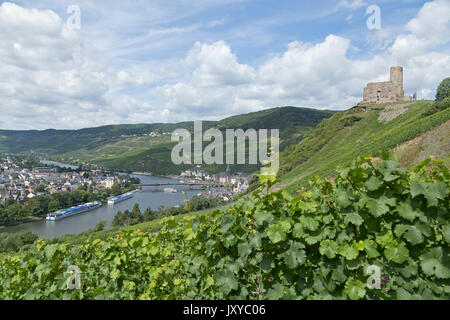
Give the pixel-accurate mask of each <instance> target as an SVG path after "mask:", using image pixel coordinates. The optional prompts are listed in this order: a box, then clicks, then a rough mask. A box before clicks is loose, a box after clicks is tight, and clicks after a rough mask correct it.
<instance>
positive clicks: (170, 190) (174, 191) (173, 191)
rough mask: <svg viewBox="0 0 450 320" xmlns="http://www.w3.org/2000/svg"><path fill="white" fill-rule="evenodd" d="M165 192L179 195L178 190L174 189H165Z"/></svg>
mask: <svg viewBox="0 0 450 320" xmlns="http://www.w3.org/2000/svg"><path fill="white" fill-rule="evenodd" d="M164 192H167V193H177V190H176V189H174V188H164Z"/></svg>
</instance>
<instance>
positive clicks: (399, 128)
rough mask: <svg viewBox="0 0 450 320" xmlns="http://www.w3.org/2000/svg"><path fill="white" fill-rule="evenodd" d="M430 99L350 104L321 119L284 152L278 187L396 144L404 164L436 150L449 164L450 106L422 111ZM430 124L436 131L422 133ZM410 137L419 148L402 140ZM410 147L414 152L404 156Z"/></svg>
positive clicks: (296, 185)
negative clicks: (340, 110) (431, 110)
mask: <svg viewBox="0 0 450 320" xmlns="http://www.w3.org/2000/svg"><path fill="white" fill-rule="evenodd" d="M432 105H433V102H432V101H418V102H416V103H412V104H409V105H405V104H400V103H399V104H386V105H379V106H363V107H354V108H351V109H349V110H347V111H343V112H339V113H337V114H335V115H334V116H332V117H331V118H329V119H325V120H323V121H322V122H321V123H320V124H319V125H318V126H317V127H316V128H315V129H314V130H313V131H312V132H311V133H310V134H308V135H307V136H305V138H304V139H303V140H302V141H301V142H300V143H298V144H297V145H295V146H290V147H288V148H287V149H286V150H285V151H284V152H283V153H282V155H281V157H280V158H281V170H280V176H281V180H282V183H281V184H280V185H279V187H285V188H286V189H287V190H288V191H289V192H292V193H295V192H296V191H297V190H299V189H300V188H301V187H306V186H307V185H308V181H309V180H310V179H311V178H312V177H314V176H315V175H320V176H329V175H331V174H333V172H334V170H335V169H336V168H337V167H339V166H342V165H345V164H347V163H349V162H350V161H351V160H352V159H354V158H355V157H357V156H358V155H361V154H370V153H376V152H378V151H381V150H390V149H394V148H395V147H397V146H399V147H398V149H397V150H398V155H399V156H400V158H401V159H400V160H404V162H406V164H409V163H417V162H418V161H419V160H420V159H423V158H425V157H428V156H435V157H437V158H444V159H446V161H447V165H448V160H449V150H448V144H449V140H450V132H449V127H450V126H449V120H450V109H449V108H448V109H446V110H443V111H441V112H438V113H434V114H432V115H429V116H424V114H425V113H426V112H427V111H428V110H430V109H431V108H432ZM402 109H406V110H402ZM399 110H401V111H402V112H399ZM430 130H435V131H431V132H430V133H428V134H426V133H427V132H429V131H430ZM433 132H435V133H433ZM424 134H425V135H424ZM422 135H423V136H422ZM437 137H438V138H437ZM414 138H417V139H418V141H420V143H419V145H418V146H417V147H416V149H417V150H416V149H414V148H413V147H412V146H410V147H406V145H405V146H404V147H401V146H400V145H402V144H403V143H406V142H408V141H412V140H413V139H414ZM436 141H439V142H438V143H436ZM413 145H414V144H413ZM438 145H439V146H441V147H438ZM412 149H414V150H412ZM410 153H414V154H415V155H414V156H408V155H409V154H410Z"/></svg>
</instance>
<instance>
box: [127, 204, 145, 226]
mask: <svg viewBox="0 0 450 320" xmlns="http://www.w3.org/2000/svg"><path fill="white" fill-rule="evenodd" d="M141 222H144V219H143V216H142V213H141V210H140V209H139V205H138V204H137V203H135V204H134V207H133V210H132V211H131V214H130V225H135V224H138V223H141Z"/></svg>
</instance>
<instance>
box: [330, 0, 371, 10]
mask: <svg viewBox="0 0 450 320" xmlns="http://www.w3.org/2000/svg"><path fill="white" fill-rule="evenodd" d="M364 6H367V3H366V2H364V1H362V0H353V1H349V0H341V1H339V3H338V4H337V6H336V8H337V9H339V8H346V9H351V10H356V9H359V8H361V7H364Z"/></svg>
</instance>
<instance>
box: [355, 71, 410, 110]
mask: <svg viewBox="0 0 450 320" xmlns="http://www.w3.org/2000/svg"><path fill="white" fill-rule="evenodd" d="M397 101H411V97H405V93H404V91H403V68H402V67H391V70H390V81H387V82H370V83H368V84H367V86H366V87H365V88H364V100H363V101H362V102H361V103H362V104H377V103H388V102H397Z"/></svg>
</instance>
